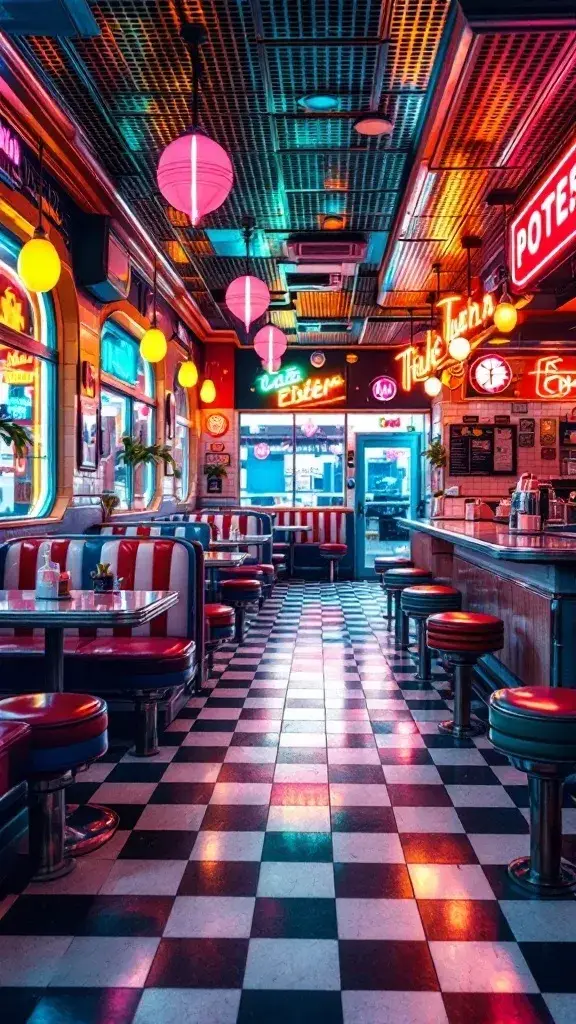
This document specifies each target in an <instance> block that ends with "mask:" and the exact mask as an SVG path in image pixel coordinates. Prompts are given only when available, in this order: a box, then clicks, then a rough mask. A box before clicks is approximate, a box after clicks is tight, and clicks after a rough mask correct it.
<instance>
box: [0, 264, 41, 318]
mask: <svg viewBox="0 0 576 1024" xmlns="http://www.w3.org/2000/svg"><path fill="white" fill-rule="evenodd" d="M33 321H34V313H33V309H32V306H31V304H30V300H29V298H28V295H27V294H26V292H25V291H24V289H23V288H22V285H21V283H20V281H19V280H18V277H17V276H16V274H15V273H14V271H13V270H12V268H11V267H8V266H6V264H4V263H2V264H0V324H4V326H5V327H9V328H10V330H12V331H18V333H19V334H31V333H32V326H33Z"/></svg>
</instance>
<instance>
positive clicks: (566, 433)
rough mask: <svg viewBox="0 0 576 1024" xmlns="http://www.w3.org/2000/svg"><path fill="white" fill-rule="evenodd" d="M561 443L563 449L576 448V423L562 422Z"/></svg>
mask: <svg viewBox="0 0 576 1024" xmlns="http://www.w3.org/2000/svg"><path fill="white" fill-rule="evenodd" d="M559 442H560V444H561V445H562V447H563V448H570V447H573V446H576V423H574V422H573V421H572V422H571V421H570V420H562V421H561V423H560V437H559Z"/></svg>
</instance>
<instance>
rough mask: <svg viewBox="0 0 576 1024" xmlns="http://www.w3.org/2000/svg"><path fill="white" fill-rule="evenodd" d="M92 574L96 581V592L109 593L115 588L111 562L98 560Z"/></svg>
mask: <svg viewBox="0 0 576 1024" xmlns="http://www.w3.org/2000/svg"><path fill="white" fill-rule="evenodd" d="M90 576H91V577H92V580H93V582H94V593H95V594H109V593H111V591H113V590H114V573H113V572H112V569H111V568H110V562H98V564H97V566H96V568H95V569H93V570H92V572H91V573H90Z"/></svg>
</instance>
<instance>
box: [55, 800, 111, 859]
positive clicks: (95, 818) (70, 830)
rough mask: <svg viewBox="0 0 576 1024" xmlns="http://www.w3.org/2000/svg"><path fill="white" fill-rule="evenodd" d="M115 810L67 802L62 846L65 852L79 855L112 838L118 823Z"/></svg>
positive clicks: (95, 805) (75, 855)
mask: <svg viewBox="0 0 576 1024" xmlns="http://www.w3.org/2000/svg"><path fill="white" fill-rule="evenodd" d="M119 821H120V819H119V817H118V815H117V814H116V811H111V810H110V808H109V807H101V806H99V805H98V804H67V806H66V830H65V839H64V846H65V849H66V853H67V854H69V855H70V856H73V857H81V856H83V854H85V853H91V852H92V850H97V849H98V848H99V847H100V846H103V845H104V843H107V842H108V840H109V839H111V838H112V836H113V835H114V833H115V831H116V829H117V828H118V824H119Z"/></svg>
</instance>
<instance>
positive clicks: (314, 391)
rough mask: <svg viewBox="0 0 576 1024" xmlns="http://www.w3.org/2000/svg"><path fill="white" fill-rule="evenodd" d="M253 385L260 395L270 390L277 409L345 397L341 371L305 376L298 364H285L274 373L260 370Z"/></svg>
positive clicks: (332, 400)
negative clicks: (274, 396)
mask: <svg viewBox="0 0 576 1024" xmlns="http://www.w3.org/2000/svg"><path fill="white" fill-rule="evenodd" d="M256 387H257V389H258V391H259V392H260V393H261V394H263V395H268V394H270V393H274V394H275V395H276V405H277V408H278V409H292V408H294V407H296V406H301V405H331V404H333V403H335V402H344V401H345V400H346V380H345V378H344V377H343V375H342V374H341V373H334V374H331V375H326V376H318V377H305V376H304V371H303V370H302V369H301V367H299V366H285V367H283V368H282V369H281V370H279V371H278V372H277V373H262V374H260V376H259V377H257V379H256Z"/></svg>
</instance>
